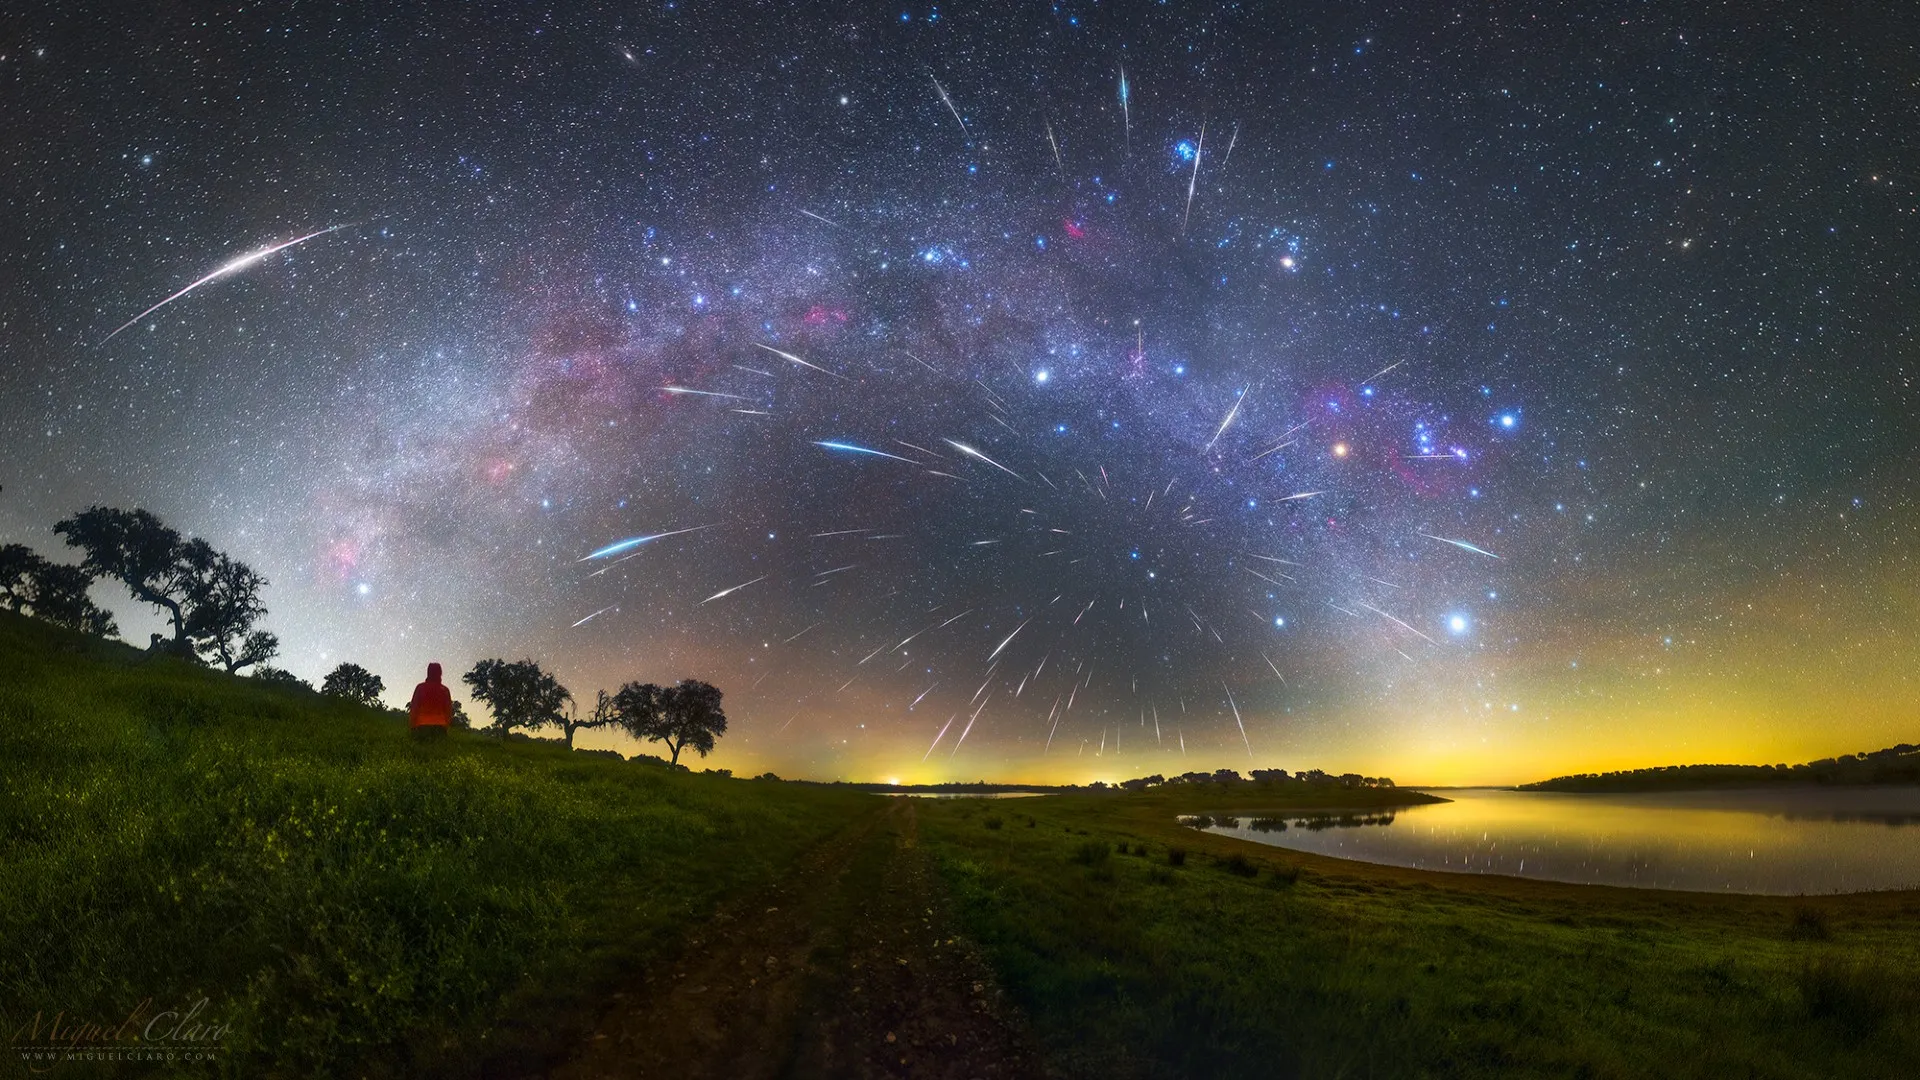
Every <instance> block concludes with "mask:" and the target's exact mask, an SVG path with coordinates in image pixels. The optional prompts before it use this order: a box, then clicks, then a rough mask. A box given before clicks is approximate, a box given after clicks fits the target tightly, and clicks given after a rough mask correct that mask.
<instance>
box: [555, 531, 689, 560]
mask: <svg viewBox="0 0 1920 1080" xmlns="http://www.w3.org/2000/svg"><path fill="white" fill-rule="evenodd" d="M711 528H713V526H711V525H695V526H694V527H693V528H691V529H675V530H673V531H672V532H663V533H654V534H653V535H651V536H635V537H630V538H628V539H626V540H621V541H618V542H615V543H612V544H608V545H607V546H606V547H603V548H601V549H600V550H599V551H596V552H593V553H592V554H590V555H583V556H581V557H580V558H578V559H575V560H574V562H586V561H587V560H588V559H604V558H606V557H607V556H609V555H618V554H620V553H621V552H623V551H632V550H633V549H634V548H637V547H639V546H640V545H641V544H651V543H653V542H654V541H655V540H664V539H666V538H667V537H669V536H679V535H680V534H682V533H690V532H699V531H700V530H701V529H711Z"/></svg>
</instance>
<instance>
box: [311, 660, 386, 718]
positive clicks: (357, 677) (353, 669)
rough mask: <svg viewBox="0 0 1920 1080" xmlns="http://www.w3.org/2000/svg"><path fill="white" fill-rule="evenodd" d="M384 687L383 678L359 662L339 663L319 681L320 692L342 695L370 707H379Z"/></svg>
mask: <svg viewBox="0 0 1920 1080" xmlns="http://www.w3.org/2000/svg"><path fill="white" fill-rule="evenodd" d="M386 688H387V684H386V681H385V680H383V679H381V678H380V676H378V675H375V674H374V673H373V672H371V671H368V670H367V669H366V668H363V667H361V666H360V665H359V664H341V665H340V666H339V667H337V668H334V669H333V670H332V671H329V672H327V677H326V678H325V679H324V680H322V681H321V683H320V692H321V693H323V694H325V695H327V696H328V697H343V698H346V699H347V700H348V701H357V702H359V703H360V704H362V705H365V706H367V707H368V708H370V709H377V708H379V707H380V694H381V692H382V691H384V690H385V689H386Z"/></svg>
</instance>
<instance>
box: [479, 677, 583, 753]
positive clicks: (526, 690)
mask: <svg viewBox="0 0 1920 1080" xmlns="http://www.w3.org/2000/svg"><path fill="white" fill-rule="evenodd" d="M460 678H461V681H463V682H465V683H466V684H467V685H468V686H469V687H472V688H473V696H474V697H475V698H478V699H479V700H481V701H484V702H486V703H487V708H489V709H491V710H493V724H494V727H496V728H498V729H499V733H500V734H502V735H505V734H506V733H508V732H510V731H512V730H513V729H514V728H526V729H528V730H530V731H531V730H538V729H540V728H545V727H556V726H558V727H566V725H567V705H568V704H569V703H571V702H572V701H573V695H572V694H571V693H569V692H568V690H567V688H566V687H564V686H561V685H560V680H558V679H556V678H554V677H553V676H552V675H550V674H548V673H547V672H546V670H545V669H543V668H541V666H540V665H539V664H537V663H535V662H534V661H532V660H514V661H507V660H482V661H480V662H479V663H477V664H475V665H473V670H472V671H469V672H467V673H466V674H465V675H462V676H461V677H460ZM567 739H568V742H567V745H568V746H572V745H573V742H572V739H573V732H572V731H568V732H567Z"/></svg>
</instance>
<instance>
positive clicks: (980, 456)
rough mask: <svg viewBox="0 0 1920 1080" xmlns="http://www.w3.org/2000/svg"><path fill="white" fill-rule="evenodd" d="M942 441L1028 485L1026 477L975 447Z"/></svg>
mask: <svg viewBox="0 0 1920 1080" xmlns="http://www.w3.org/2000/svg"><path fill="white" fill-rule="evenodd" d="M941 441H942V442H944V443H946V444H947V445H948V446H951V447H953V448H954V449H955V450H958V451H960V452H961V453H963V454H965V455H967V456H968V457H970V458H975V459H977V460H980V461H984V462H986V463H987V464H989V465H991V466H993V467H994V468H996V469H999V470H1000V471H1001V472H1003V473H1006V474H1007V475H1008V476H1011V477H1013V478H1014V479H1015V480H1018V481H1020V482H1021V483H1023V484H1024V483H1026V480H1027V478H1026V477H1024V476H1021V475H1020V474H1019V473H1017V472H1014V471H1013V470H1012V469H1009V468H1007V467H1006V466H1005V465H1002V464H1000V463H999V462H997V461H995V460H993V459H992V458H990V457H988V456H987V455H985V454H983V453H981V452H980V451H978V450H975V449H974V448H973V447H971V446H968V445H967V444H966V443H963V442H954V441H953V440H952V439H942V440H941Z"/></svg>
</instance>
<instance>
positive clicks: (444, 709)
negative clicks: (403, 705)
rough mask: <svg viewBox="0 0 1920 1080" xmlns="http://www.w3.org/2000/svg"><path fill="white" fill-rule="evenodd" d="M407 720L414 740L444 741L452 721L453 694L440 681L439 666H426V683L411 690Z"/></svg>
mask: <svg viewBox="0 0 1920 1080" xmlns="http://www.w3.org/2000/svg"><path fill="white" fill-rule="evenodd" d="M407 718H408V719H409V720H410V721H411V722H412V724H413V727H412V731H413V737H414V738H416V739H444V738H446V737H447V725H448V724H449V723H451V722H452V721H453V694H452V692H450V691H449V690H448V689H447V684H446V683H443V682H441V681H440V665H439V664H428V665H427V681H426V682H423V683H421V684H420V685H418V686H416V687H414V688H413V700H412V701H409V702H408V703H407Z"/></svg>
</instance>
